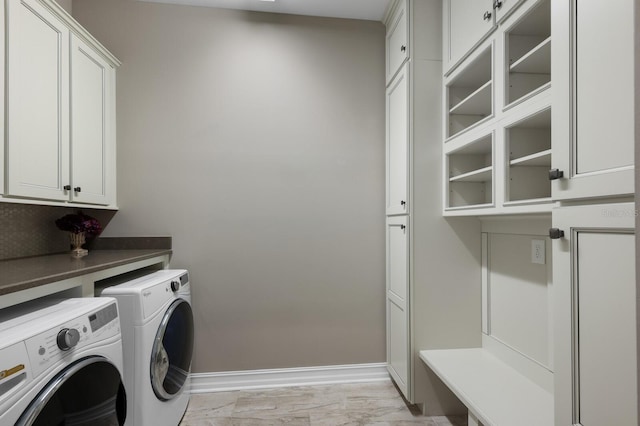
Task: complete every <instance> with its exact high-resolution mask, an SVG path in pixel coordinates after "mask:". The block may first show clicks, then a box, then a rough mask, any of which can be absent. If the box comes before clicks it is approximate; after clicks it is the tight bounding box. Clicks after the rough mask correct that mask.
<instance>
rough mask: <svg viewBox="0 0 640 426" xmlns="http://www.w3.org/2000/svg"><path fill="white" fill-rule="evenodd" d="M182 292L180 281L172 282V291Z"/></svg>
mask: <svg viewBox="0 0 640 426" xmlns="http://www.w3.org/2000/svg"><path fill="white" fill-rule="evenodd" d="M178 290H180V281H171V291H178Z"/></svg>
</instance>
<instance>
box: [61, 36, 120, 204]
mask: <svg viewBox="0 0 640 426" xmlns="http://www.w3.org/2000/svg"><path fill="white" fill-rule="evenodd" d="M114 101H115V69H114V68H113V67H112V66H111V65H110V64H109V63H107V61H105V60H104V59H103V58H102V57H101V56H100V55H99V54H97V53H96V52H95V51H94V50H93V49H92V48H91V47H90V46H89V45H88V44H87V43H85V42H83V41H82V40H80V39H79V38H77V37H75V36H73V35H72V37H71V166H72V169H71V170H72V172H71V182H72V184H71V185H72V192H73V194H74V200H75V201H78V202H83V203H92V204H110V203H111V201H112V200H111V194H112V191H113V185H111V184H110V183H111V182H109V179H110V177H111V176H110V171H111V170H112V165H113V162H114V159H115V134H114V131H113V130H114V128H115V117H114V116H113V112H114V111H115V107H114Z"/></svg>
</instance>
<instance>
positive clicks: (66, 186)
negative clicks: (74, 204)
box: [63, 185, 71, 191]
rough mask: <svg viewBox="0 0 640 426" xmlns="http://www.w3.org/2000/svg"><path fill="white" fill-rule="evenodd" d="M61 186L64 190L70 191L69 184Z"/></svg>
mask: <svg viewBox="0 0 640 426" xmlns="http://www.w3.org/2000/svg"><path fill="white" fill-rule="evenodd" d="M63 188H64V190H65V191H71V185H65V186H64V187H63Z"/></svg>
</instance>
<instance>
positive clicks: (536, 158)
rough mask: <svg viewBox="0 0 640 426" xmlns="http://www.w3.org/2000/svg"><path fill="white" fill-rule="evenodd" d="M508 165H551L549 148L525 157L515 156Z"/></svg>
mask: <svg viewBox="0 0 640 426" xmlns="http://www.w3.org/2000/svg"><path fill="white" fill-rule="evenodd" d="M509 165H510V166H527V167H546V166H549V167H551V150H550V149H546V150H544V151H540V152H536V153H534V154H531V155H527V156H525V157H520V158H516V159H514V160H511V161H510V162H509Z"/></svg>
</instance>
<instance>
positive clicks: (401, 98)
mask: <svg viewBox="0 0 640 426" xmlns="http://www.w3.org/2000/svg"><path fill="white" fill-rule="evenodd" d="M409 154H410V153H409V65H408V63H407V64H405V66H404V67H403V68H402V70H401V71H400V73H399V74H398V75H397V76H396V78H395V79H394V81H393V83H391V85H390V86H389V88H388V89H387V157H386V158H387V214H403V213H406V212H408V211H409V210H408V208H409V206H408V203H409V200H408V197H407V196H408V193H409V191H408V188H409V177H408V171H409V170H408V162H409Z"/></svg>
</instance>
